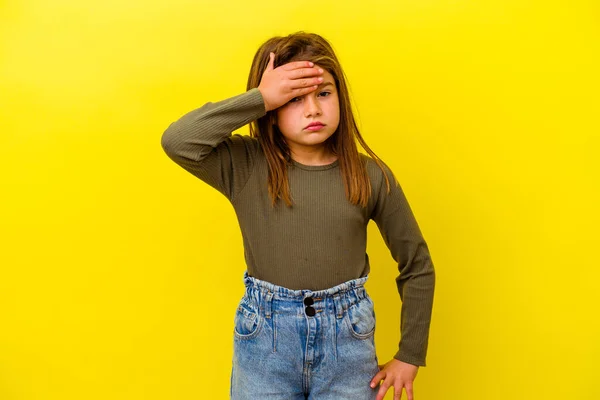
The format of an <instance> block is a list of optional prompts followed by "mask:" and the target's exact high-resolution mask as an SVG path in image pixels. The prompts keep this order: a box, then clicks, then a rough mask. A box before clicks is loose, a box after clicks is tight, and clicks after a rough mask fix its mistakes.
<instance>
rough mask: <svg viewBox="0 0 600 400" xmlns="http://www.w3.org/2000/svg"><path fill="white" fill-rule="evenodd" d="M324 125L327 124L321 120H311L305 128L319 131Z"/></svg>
mask: <svg viewBox="0 0 600 400" xmlns="http://www.w3.org/2000/svg"><path fill="white" fill-rule="evenodd" d="M324 126H325V124H323V123H321V122H311V123H310V124H308V126H306V127H305V128H304V129H306V130H308V131H318V130H320V129H322V128H323V127H324Z"/></svg>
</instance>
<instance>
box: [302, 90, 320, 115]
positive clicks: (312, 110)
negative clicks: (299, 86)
mask: <svg viewBox="0 0 600 400" xmlns="http://www.w3.org/2000/svg"><path fill="white" fill-rule="evenodd" d="M311 95H312V93H310V94H309V95H307V96H306V100H305V101H304V116H305V117H306V118H308V117H310V116H315V115H321V112H322V111H321V104H319V100H317V99H316V98H315V97H313V96H311Z"/></svg>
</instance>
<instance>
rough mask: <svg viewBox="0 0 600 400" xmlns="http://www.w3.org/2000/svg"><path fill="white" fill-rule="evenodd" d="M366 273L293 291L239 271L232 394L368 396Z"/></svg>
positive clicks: (372, 365) (265, 398) (323, 398)
mask: <svg viewBox="0 0 600 400" xmlns="http://www.w3.org/2000/svg"><path fill="white" fill-rule="evenodd" d="M367 278H368V276H365V277H362V278H358V279H353V280H350V281H347V282H344V283H341V284H339V285H336V286H334V287H331V288H328V289H323V290H316V291H311V290H308V289H303V290H291V289H288V288H285V287H282V286H277V285H274V284H272V283H270V282H266V281H262V280H259V279H257V278H254V277H252V276H249V275H248V272H247V271H245V272H244V284H245V287H246V292H245V293H244V295H243V296H242V299H241V300H240V303H239V305H238V308H237V310H236V313H235V328H234V338H233V363H232V364H233V365H232V370H231V389H230V396H231V399H233V400H246V399H247V400H296V399H298V400H307V399H309V400H371V399H375V398H376V396H377V391H378V390H379V387H375V388H371V387H370V386H369V383H370V382H371V379H373V377H374V376H375V374H377V372H379V367H378V360H377V355H376V353H375V340H374V334H375V311H374V308H373V302H372V301H371V298H370V297H369V295H368V294H367V292H366V289H365V287H364V283H365V282H366V281H367Z"/></svg>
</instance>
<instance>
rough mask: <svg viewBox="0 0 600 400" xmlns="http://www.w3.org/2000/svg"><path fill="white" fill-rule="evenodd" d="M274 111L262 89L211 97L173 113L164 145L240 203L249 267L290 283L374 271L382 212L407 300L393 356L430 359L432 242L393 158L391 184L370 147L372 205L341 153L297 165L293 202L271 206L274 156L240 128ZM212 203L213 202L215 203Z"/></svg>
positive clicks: (291, 174) (292, 174)
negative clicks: (363, 201) (372, 232)
mask: <svg viewBox="0 0 600 400" xmlns="http://www.w3.org/2000/svg"><path fill="white" fill-rule="evenodd" d="M265 114H266V110H265V104H264V99H263V97H262V94H261V92H260V91H259V90H258V89H257V88H254V89H251V90H248V91H247V92H244V93H242V94H239V95H236V96H233V97H230V98H227V99H224V100H221V101H218V102H208V103H206V104H204V105H203V106H201V107H199V108H197V109H194V110H192V111H190V112H188V113H186V114H184V115H183V116H182V117H180V118H179V119H178V120H176V121H174V122H172V123H171V124H170V125H169V126H168V127H167V129H166V130H165V131H164V133H163V135H162V138H161V145H162V148H163V149H164V151H165V152H166V154H167V155H168V156H169V158H170V159H172V160H173V161H174V162H175V163H177V164H178V165H180V166H181V167H182V168H184V169H185V170H187V171H188V172H190V173H191V174H193V175H194V176H196V177H197V178H199V179H200V180H202V181H203V182H205V183H206V184H208V185H210V186H212V187H213V188H215V189H216V190H218V191H219V192H220V193H222V194H223V195H224V196H225V197H226V198H227V199H228V200H229V201H230V202H231V204H232V205H233V208H234V210H235V213H236V216H237V219H238V222H239V225H240V229H241V233H242V238H243V244H244V257H245V261H246V266H247V271H248V274H249V275H250V276H254V277H256V278H258V279H261V280H265V281H268V282H271V283H273V284H276V285H279V286H284V287H287V288H289V289H295V290H297V289H310V290H321V289H326V288H330V287H332V286H335V285H338V284H340V283H342V282H345V281H348V280H351V279H356V278H359V277H364V276H366V275H367V274H368V273H369V272H370V265H369V256H368V254H367V253H366V245H367V225H368V222H369V220H373V221H375V223H376V224H377V226H378V228H379V230H380V232H381V235H382V237H383V239H384V241H385V243H386V245H387V246H388V248H389V250H390V253H391V255H392V257H393V259H394V260H395V261H396V262H397V264H398V272H399V274H398V277H397V278H396V286H397V289H398V294H399V296H400V299H401V302H402V310H401V311H402V312H401V321H400V332H401V335H400V342H399V347H398V351H397V353H396V354H395V355H394V358H396V359H398V360H400V361H404V362H407V363H411V364H414V365H419V366H425V365H426V362H425V358H426V353H427V344H428V337H429V327H430V320H431V314H432V307H433V295H434V286H435V271H434V267H433V263H432V261H431V257H430V253H429V249H428V246H427V243H426V242H425V240H424V238H423V235H422V234H421V231H420V229H419V226H418V224H417V221H416V219H415V217H414V215H413V213H412V211H411V208H410V206H409V204H408V201H407V199H406V197H405V195H404V193H403V190H402V188H401V186H400V184H399V182H398V181H397V180H396V178H395V177H394V175H393V174H392V172H391V170H390V169H389V168H388V167H387V165H386V164H384V166H385V168H384V169H385V170H386V174H387V176H388V179H389V180H390V184H391V192H390V193H389V194H388V193H387V185H386V182H385V178H384V176H383V173H382V171H381V169H380V168H379V166H378V165H377V164H376V163H375V161H374V160H373V159H372V158H371V157H369V156H367V155H365V154H360V157H362V158H363V160H365V161H366V167H367V172H368V175H369V178H370V181H371V186H372V191H371V197H370V199H369V202H368V206H367V207H366V208H362V207H360V206H359V205H353V204H352V203H350V202H349V201H348V200H347V198H346V195H345V189H344V183H343V180H342V176H341V174H340V167H339V159H338V160H336V161H334V162H333V163H330V164H327V165H305V164H302V163H299V162H298V161H296V160H293V159H292V161H291V164H290V165H289V167H288V180H289V187H290V193H291V198H292V202H293V206H292V207H291V208H288V207H287V205H286V204H285V203H284V202H283V201H282V200H279V204H277V206H276V207H275V208H273V207H272V206H271V199H270V198H269V194H268V186H267V178H268V165H267V160H266V157H265V155H264V154H263V152H262V149H261V146H260V144H259V141H258V139H256V138H253V137H250V136H248V135H239V134H235V135H234V134H232V133H233V131H235V130H237V129H239V128H241V127H242V126H244V125H246V124H248V123H249V122H251V121H253V120H255V119H258V118H260V117H262V116H264V115H265ZM207 211H208V210H207Z"/></svg>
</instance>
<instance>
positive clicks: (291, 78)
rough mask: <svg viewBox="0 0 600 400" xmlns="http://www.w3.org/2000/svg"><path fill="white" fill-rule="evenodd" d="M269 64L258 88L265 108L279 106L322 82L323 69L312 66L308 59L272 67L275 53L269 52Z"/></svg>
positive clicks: (310, 90)
mask: <svg viewBox="0 0 600 400" xmlns="http://www.w3.org/2000/svg"><path fill="white" fill-rule="evenodd" d="M269 57H270V60H269V65H267V69H265V71H264V72H263V74H262V78H261V81H260V84H259V85H258V90H259V91H260V93H261V94H262V96H263V99H264V101H265V110H266V111H270V110H274V109H276V108H279V107H281V106H282V105H284V104H286V103H287V102H288V101H290V100H291V99H293V98H294V97H298V96H302V95H305V94H307V93H310V92H312V91H314V90H316V89H317V86H318V85H319V84H321V82H323V78H322V77H317V75H321V74H322V73H323V70H322V69H320V68H317V67H314V68H313V65H314V64H313V63H311V62H310V61H293V62H290V63H287V64H284V65H280V66H279V67H277V68H273V62H274V61H273V60H274V59H275V53H273V52H271V53H269Z"/></svg>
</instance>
